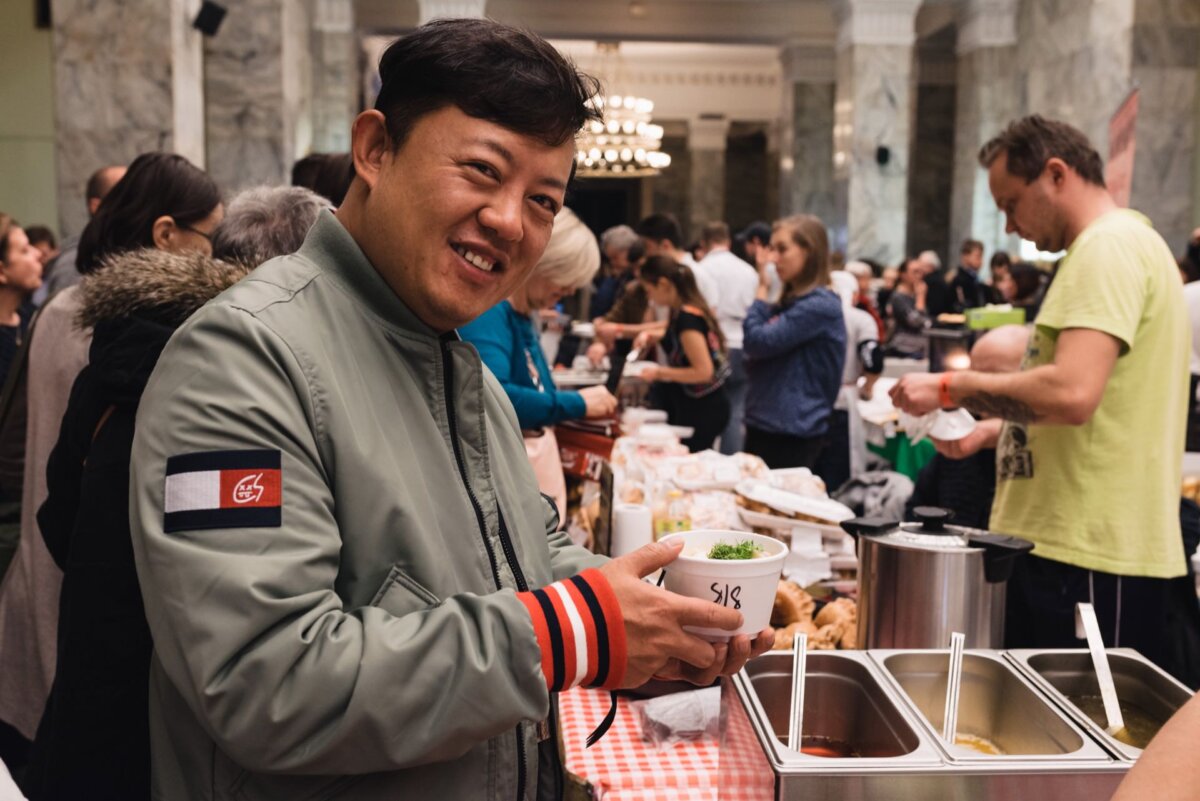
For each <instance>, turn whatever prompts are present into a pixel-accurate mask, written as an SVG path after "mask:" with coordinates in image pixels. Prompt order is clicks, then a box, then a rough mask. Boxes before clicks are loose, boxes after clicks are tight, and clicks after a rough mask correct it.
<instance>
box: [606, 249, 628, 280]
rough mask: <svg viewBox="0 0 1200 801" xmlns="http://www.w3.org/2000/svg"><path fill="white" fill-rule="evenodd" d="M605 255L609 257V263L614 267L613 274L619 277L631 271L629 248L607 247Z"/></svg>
mask: <svg viewBox="0 0 1200 801" xmlns="http://www.w3.org/2000/svg"><path fill="white" fill-rule="evenodd" d="M604 255H605V256H607V257H608V263H609V264H611V265H612V268H613V272H615V273H617V274H618V275H620V274H621V273H623V272H625V271H626V270H628V269H629V249H628V248H618V247H607V248H605V249H604Z"/></svg>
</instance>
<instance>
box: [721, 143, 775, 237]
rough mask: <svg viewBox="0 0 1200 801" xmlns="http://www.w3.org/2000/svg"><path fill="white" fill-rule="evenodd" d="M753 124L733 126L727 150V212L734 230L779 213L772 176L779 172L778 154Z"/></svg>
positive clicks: (725, 203)
mask: <svg viewBox="0 0 1200 801" xmlns="http://www.w3.org/2000/svg"><path fill="white" fill-rule="evenodd" d="M752 127H753V126H740V125H736V124H735V125H734V126H733V128H732V129H731V130H730V132H729V143H728V145H727V147H726V149H725V200H724V207H725V215H724V217H723V218H722V219H724V220H725V222H727V223H729V227H730V228H731V229H732V230H733V232H734V233H737V232H738V231H739V230H741V229H742V228H745V227H746V226H747V225H749V224H750V223H752V222H754V221H755V220H768V221H769V220H771V219H774V217H775V216H776V215H777V214H778V211H777V209H776V208H775V204H773V203H772V202H771V198H770V191H771V187H770V179H771V176H772V175H774V174H777V170H775V169H774V168H773V167H774V164H775V159H777V158H778V154H768V152H767V138H766V136H765V135H764V134H763V132H762V131H761V130H759V131H753V130H744V129H748V128H752Z"/></svg>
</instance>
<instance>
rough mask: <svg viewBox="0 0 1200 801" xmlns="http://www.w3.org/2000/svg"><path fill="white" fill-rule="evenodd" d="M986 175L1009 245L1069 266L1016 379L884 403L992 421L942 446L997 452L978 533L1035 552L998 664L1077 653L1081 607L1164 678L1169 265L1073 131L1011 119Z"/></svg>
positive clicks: (924, 385)
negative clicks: (987, 512) (986, 513)
mask: <svg viewBox="0 0 1200 801" xmlns="http://www.w3.org/2000/svg"><path fill="white" fill-rule="evenodd" d="M980 162H981V164H982V165H983V166H984V167H985V168H986V169H987V171H988V183H989V185H990V187H991V190H992V195H993V197H994V198H995V200H996V205H997V206H999V207H1000V210H1001V211H1003V212H1004V214H1005V216H1006V217H1007V220H1008V228H1007V230H1008V232H1009V233H1016V234H1019V235H1020V236H1021V237H1022V238H1024V239H1029V240H1032V241H1033V242H1035V243H1036V244H1037V246H1038V249H1039V250H1043V251H1051V252H1053V251H1059V250H1066V255H1065V256H1064V257H1063V259H1062V261H1061V263H1060V264H1059V267H1058V273H1057V275H1056V277H1055V280H1054V283H1053V284H1051V286H1050V289H1049V291H1048V292H1047V293H1046V299H1045V302H1044V304H1043V306H1042V310H1041V312H1040V313H1039V314H1038V318H1037V324H1036V325H1035V326H1034V328H1033V330H1032V332H1031V334H1030V340H1029V347H1028V351H1027V353H1026V357H1025V362H1024V364H1023V367H1022V371H1021V372H1018V373H1008V374H988V373H980V372H975V371H963V372H957V373H942V374H940V375H928V374H924V375H908V376H905V377H903V378H902V379H900V381H899V382H898V383H897V385H896V387H895V388H894V389H893V390H892V397H893V400H894V401H895V403H896V405H897V406H898V407H900V408H901V409H903V410H904V411H906V412H909V413H911V414H924V413H927V412H931V411H934V410H935V409H937V408H939V407H942V408H950V407H954V406H962V407H965V408H966V409H968V410H970V411H971V412H974V413H976V414H977V415H979V414H982V415H986V416H988V417H989V418H992V419H989V420H985V421H983V422H981V423H980V424H979V425H978V426H977V427H976V428H975V430H974V431H973V432H972V433H971V434H970V435H968V436H967V437H966V438H965V439H963V440H959V441H957V442H951V443H937V444H938V450H939V451H941V452H942V453H944V454H946V455H948V456H951V457H952V458H965V457H967V456H969V455H971V454H973V453H975V452H977V451H978V450H980V449H981V448H996V449H997V451H996V469H997V475H996V496H995V501H994V503H993V507H992V517H991V523H990V525H991V527H992V528H993V529H995V530H996V531H999V532H1003V533H1005V534H1015V535H1018V536H1021V537H1024V538H1026V539H1029V540H1031V541H1032V542H1033V543H1034V544H1035V546H1036V548H1035V551H1034V555H1032V556H1031V557H1028V558H1026V559H1024V560H1022V562H1021V563H1020V564H1019V566H1018V567H1017V569H1016V572H1015V574H1014V577H1013V580H1012V581H1011V582H1010V585H1009V591H1008V598H1009V604H1008V614H1007V633H1006V640H1007V644H1008V645H1009V646H1010V647H1043V648H1054V647H1075V646H1077V645H1078V643H1079V641H1078V640H1077V639H1076V638H1075V625H1074V615H1075V604H1076V603H1077V602H1079V601H1090V602H1092V603H1093V604H1094V605H1095V606H1096V611H1097V614H1098V616H1099V617H1100V621H1101V628H1102V632H1103V634H1104V641H1105V643H1107V644H1108V645H1111V646H1128V647H1133V648H1137V649H1138V650H1139V651H1141V652H1142V653H1143V654H1145V655H1146V656H1149V657H1150V658H1152V659H1154V660H1155V661H1157V662H1159V663H1160V664H1162V663H1163V661H1164V659H1165V655H1166V652H1167V649H1168V648H1169V644H1170V636H1169V634H1168V628H1167V620H1168V616H1167V615H1166V614H1165V613H1164V610H1165V609H1166V608H1167V607H1168V606H1169V604H1168V597H1169V596H1168V588H1169V586H1170V584H1169V582H1168V579H1171V578H1173V577H1176V576H1181V575H1183V573H1184V571H1185V565H1184V554H1183V546H1182V542H1181V539H1180V529H1179V485H1180V473H1181V461H1182V455H1183V438H1184V425H1185V418H1186V410H1187V393H1188V354H1189V351H1190V346H1189V339H1190V337H1189V329H1188V321H1187V314H1186V311H1185V309H1184V304H1183V294H1182V292H1181V291H1180V284H1179V275H1178V270H1177V268H1176V266H1175V260H1174V258H1173V257H1172V255H1171V251H1170V248H1168V247H1167V244H1166V243H1165V242H1164V241H1163V239H1162V237H1161V236H1159V235H1158V234H1157V233H1156V232H1155V231H1154V228H1153V227H1152V226H1151V224H1150V221H1149V220H1148V219H1146V217H1144V216H1142V215H1141V214H1138V213H1137V212H1135V211H1131V210H1128V209H1120V208H1118V207H1117V206H1116V204H1115V203H1114V202H1113V200H1112V198H1111V197H1110V196H1109V194H1108V191H1107V189H1105V186H1104V172H1103V167H1102V163H1101V161H1100V156H1099V154H1097V153H1096V151H1095V149H1093V148H1092V146H1091V144H1090V143H1089V142H1088V140H1087V138H1086V137H1085V136H1084V135H1083V134H1082V133H1080V132H1079V131H1077V130H1075V129H1074V128H1072V127H1071V126H1069V125H1066V124H1065V123H1061V122H1056V121H1053V120H1046V119H1043V118H1041V117H1038V116H1033V117H1026V118H1024V119H1021V120H1018V121H1016V122H1014V123H1012V124H1011V125H1009V127H1008V128H1006V129H1005V130H1004V132H1003V133H1001V134H1000V135H999V136H997V137H996V138H995V139H993V140H992V141H991V142H989V143H988V144H987V145H985V146H984V148H983V150H982V151H981V152H980Z"/></svg>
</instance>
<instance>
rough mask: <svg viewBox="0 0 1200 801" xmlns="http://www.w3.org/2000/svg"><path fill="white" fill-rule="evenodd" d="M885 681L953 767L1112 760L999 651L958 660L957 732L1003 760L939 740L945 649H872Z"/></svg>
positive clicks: (973, 652) (947, 659)
mask: <svg viewBox="0 0 1200 801" xmlns="http://www.w3.org/2000/svg"><path fill="white" fill-rule="evenodd" d="M869 653H870V655H871V658H872V659H873V660H875V662H876V664H878V665H879V667H880V668H881V670H882V672H883V674H884V677H885V679H886V680H887V681H888V682H890V683H891V684H892V686H893V688H894V689H895V690H896V691H897V692H898V694H900V695H901V696H903V698H904V699H905V701H906V702H907V703H909V704H910V705H911V707H912V709H913V711H914V712H916V714H917V717H918V720H919V721H920V722H921V725H922V726H923V727H924V729H925V731H926V733H927V734H928V735H929V736H930V737H932V738H933V740H934V741H935V742H936V743H937V746H938V748H939V749H940V750H941V751H942V754H943V755H944V756H945V758H946V759H947V761H949V762H951V763H954V764H977V763H986V764H989V765H990V764H1006V763H1027V764H1041V763H1048V764H1054V765H1062V764H1069V763H1072V762H1081V761H1082V762H1107V761H1109V760H1110V755H1109V754H1108V752H1106V751H1105V750H1104V749H1103V748H1101V747H1100V746H1099V745H1097V744H1096V743H1095V742H1094V741H1093V740H1092V739H1091V738H1090V737H1088V735H1087V734H1085V733H1084V731H1083V730H1082V729H1081V728H1080V727H1079V726H1077V725H1076V724H1075V723H1073V722H1072V721H1071V720H1069V719H1068V718H1067V717H1066V716H1065V715H1063V714H1062V713H1061V712H1060V711H1059V710H1058V709H1057V708H1056V707H1055V706H1054V705H1053V704H1050V703H1047V701H1046V700H1045V699H1044V698H1043V697H1042V696H1041V695H1040V694H1039V693H1038V691H1037V690H1036V689H1034V686H1033V684H1031V683H1030V682H1029V681H1028V680H1027V679H1026V678H1025V677H1024V676H1023V675H1021V674H1020V673H1019V672H1017V671H1016V670H1014V669H1013V666H1012V665H1011V664H1010V663H1009V662H1008V661H1007V660H1006V659H1004V658H1003V656H1002V655H1001V653H1000V652H999V651H992V650H968V651H966V652H965V653H964V655H963V675H962V686H961V691H960V695H959V711H958V729H959V731H960V732H964V733H969V734H974V735H976V736H979V737H985V738H987V739H988V740H991V741H992V742H994V743H995V744H996V745H998V746H1000V748H1002V749H1003V750H1004V751H1005V752H1006V753H1005V755H1003V756H989V755H986V754H981V753H977V752H974V751H970V750H968V749H965V748H959V747H951V746H949V745H947V744H946V743H945V742H943V741H942V739H941V736H940V734H941V730H942V722H943V721H942V718H943V713H944V711H945V703H946V674H947V673H948V671H949V662H950V656H949V652H948V651H915V650H872V651H870V652H869Z"/></svg>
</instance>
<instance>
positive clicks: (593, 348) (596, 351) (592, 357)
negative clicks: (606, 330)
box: [587, 342, 608, 367]
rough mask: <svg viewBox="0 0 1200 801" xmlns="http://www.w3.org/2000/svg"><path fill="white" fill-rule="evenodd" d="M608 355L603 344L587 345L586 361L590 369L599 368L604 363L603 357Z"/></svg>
mask: <svg viewBox="0 0 1200 801" xmlns="http://www.w3.org/2000/svg"><path fill="white" fill-rule="evenodd" d="M607 355H608V348H606V347H605V346H604V343H603V342H593V343H592V344H590V345H588V349H587V360H588V364H590V365H591V366H592V367H599V366H600V364H601V363H602V362H603V361H604V357H605V356H607Z"/></svg>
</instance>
